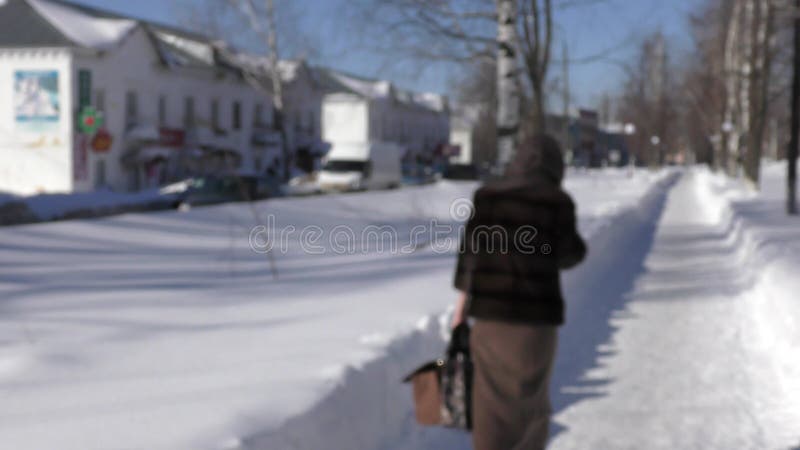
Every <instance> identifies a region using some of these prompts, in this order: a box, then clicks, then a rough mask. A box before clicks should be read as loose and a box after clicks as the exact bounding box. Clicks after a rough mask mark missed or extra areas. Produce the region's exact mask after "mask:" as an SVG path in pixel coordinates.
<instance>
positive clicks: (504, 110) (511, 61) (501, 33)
mask: <svg viewBox="0 0 800 450" xmlns="http://www.w3.org/2000/svg"><path fill="white" fill-rule="evenodd" d="M496 1H497V46H498V48H497V167H496V169H497V170H498V172H499V173H498V175H499V174H502V173H504V172H505V168H506V166H507V165H508V163H509V162H510V161H511V160H512V159H513V158H514V154H515V152H516V150H517V132H518V130H519V112H520V111H519V108H520V103H519V96H520V92H519V83H518V76H519V67H518V65H517V49H516V42H517V40H516V23H517V2H516V0H496Z"/></svg>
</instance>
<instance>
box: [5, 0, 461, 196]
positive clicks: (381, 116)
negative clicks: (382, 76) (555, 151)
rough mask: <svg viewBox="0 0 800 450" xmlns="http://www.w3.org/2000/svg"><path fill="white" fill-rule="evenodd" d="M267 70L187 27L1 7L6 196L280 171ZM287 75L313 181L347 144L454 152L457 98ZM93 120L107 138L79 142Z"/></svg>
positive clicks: (42, 3) (289, 136)
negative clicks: (317, 167)
mask: <svg viewBox="0 0 800 450" xmlns="http://www.w3.org/2000/svg"><path fill="white" fill-rule="evenodd" d="M267 67H268V65H267V64H266V61H265V60H264V58H263V57H256V56H252V55H245V54H242V53H239V52H235V51H233V50H231V49H229V48H228V46H227V45H225V44H224V43H220V42H212V41H211V40H209V39H208V38H206V37H204V36H201V35H198V34H194V33H189V32H186V31H183V30H179V29H175V28H173V27H169V26H164V25H160V24H154V23H150V22H146V21H141V20H134V19H131V18H128V17H124V16H119V15H116V14H112V13H108V12H105V11H100V10H97V9H93V8H89V7H84V6H78V5H75V4H72V3H67V2H63V1H62V0H0V191H10V192H16V193H23V194H28V193H35V192H58V191H62V192H70V191H88V190H92V189H97V188H100V187H110V188H112V189H114V190H118V191H126V190H139V189H143V188H148V187H155V186H158V185H160V184H163V183H165V182H167V181H171V180H174V179H178V178H180V177H184V176H187V175H190V174H198V173H219V172H222V171H239V172H255V173H263V172H264V171H266V170H268V169H269V168H277V167H279V166H280V164H281V162H282V160H283V159H282V158H283V154H282V147H283V146H282V145H281V139H282V138H281V136H280V133H277V132H276V131H275V129H274V121H273V108H272V88H271V83H269V82H268V80H269V77H268V73H269V72H268V69H267ZM280 70H281V77H282V80H283V82H284V98H283V103H284V126H285V130H286V133H285V134H286V136H285V137H286V142H287V148H288V150H289V152H290V154H289V158H290V159H291V160H292V162H293V163H294V164H295V165H298V166H305V167H306V168H307V169H309V168H313V166H314V162H315V160H316V159H318V158H319V156H320V155H322V154H323V153H324V152H325V151H326V150H327V149H328V148H329V146H330V145H331V144H334V143H336V142H359V143H360V142H368V141H382V142H392V143H397V144H400V145H401V146H402V147H403V148H405V149H407V151H408V154H409V155H411V156H414V155H422V156H427V157H432V156H434V155H437V152H439V151H440V149H442V148H443V147H445V146H446V144H447V143H448V140H449V134H450V131H449V107H448V104H447V99H446V98H445V97H443V96H440V95H436V94H417V93H412V92H407V91H403V90H401V89H398V88H396V87H395V86H394V85H393V84H392V83H390V82H388V81H380V80H369V79H364V78H360V77H355V76H350V75H345V74H341V73H338V72H335V71H331V70H327V69H322V68H317V67H310V66H308V65H307V64H306V63H305V62H303V61H281V62H280ZM87 107H94V109H95V110H96V111H98V112H99V113H100V114H101V115H102V117H103V126H102V128H101V131H100V132H98V133H96V134H86V133H83V132H79V131H78V129H79V127H78V121H79V114H80V113H81V111H85V110H86V108H87ZM101 138H102V139H101ZM109 142H110V145H108V144H109ZM276 166H277V167H276Z"/></svg>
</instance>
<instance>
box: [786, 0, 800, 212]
mask: <svg viewBox="0 0 800 450" xmlns="http://www.w3.org/2000/svg"><path fill="white" fill-rule="evenodd" d="M791 130H792V135H791V138H790V139H789V151H788V154H787V155H786V159H787V165H788V173H787V176H786V181H787V186H786V187H787V195H786V212H787V213H788V214H789V215H792V216H794V215H797V147H798V144H800V141H799V140H798V137H800V136H798V135H799V134H800V0H795V10H794V76H793V79H792V127H791Z"/></svg>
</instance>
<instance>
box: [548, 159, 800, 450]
mask: <svg viewBox="0 0 800 450" xmlns="http://www.w3.org/2000/svg"><path fill="white" fill-rule="evenodd" d="M703 175H705V174H704V173H702V172H688V173H687V174H686V175H685V176H684V177H683V178H682V180H681V181H680V182H679V183H678V184H677V186H676V187H675V188H674V189H673V190H672V191H671V192H670V194H669V197H668V200H667V205H666V208H665V210H664V213H663V216H662V218H661V220H660V223H659V227H658V230H657V232H656V236H655V241H654V244H653V247H652V250H651V252H650V253H649V255H648V256H647V259H646V262H645V268H644V271H643V273H642V274H641V275H640V276H639V278H638V279H637V281H636V284H635V288H634V289H633V290H632V292H631V294H630V295H629V297H628V298H627V303H625V304H624V305H623V306H622V307H621V308H620V309H619V310H618V311H616V312H615V313H614V314H613V315H612V319H611V326H612V327H614V328H615V329H616V331H615V332H614V333H613V336H612V337H611V339H610V341H609V342H608V343H607V344H605V345H602V346H600V347H599V348H597V352H598V354H599V355H600V356H599V357H598V360H597V364H596V366H595V367H594V368H593V369H591V370H589V371H588V372H586V373H585V374H584V381H585V383H583V384H584V388H583V391H582V392H581V394H582V395H583V398H582V399H581V401H577V402H575V403H573V404H571V405H568V406H567V407H566V408H565V409H563V410H560V412H559V413H558V414H557V415H556V417H555V421H556V424H555V428H556V430H555V432H556V434H555V436H554V439H553V440H552V442H551V447H550V448H552V449H590V448H596V449H601V448H602V449H644V448H647V449H789V448H798V447H797V446H798V444H800V395H798V393H800V391H798V390H797V382H796V381H794V379H793V378H791V377H789V376H787V374H790V373H794V374H797V373H800V372H798V371H799V370H800V359H797V358H794V359H788V358H787V356H788V355H786V354H780V352H778V351H776V350H777V349H780V348H781V347H780V345H779V344H780V342H782V341H786V340H787V339H792V338H793V337H792V335H791V333H789V332H787V333H783V334H782V331H784V330H781V329H778V328H775V327H776V326H777V324H779V323H780V320H775V313H774V311H772V310H771V308H772V303H770V301H769V300H770V299H769V298H768V295H767V296H765V294H764V292H763V289H760V286H762V285H763V283H761V280H760V271H759V268H757V267H752V266H751V264H749V262H750V261H751V260H752V258H749V257H748V256H752V253H751V254H748V252H744V251H742V249H743V247H744V246H743V242H742V239H741V235H740V234H741V233H739V231H740V230H737V226H736V225H737V223H736V222H735V221H731V220H730V217H727V220H726V217H725V215H724V214H722V213H721V212H720V211H719V208H715V207H714V199H712V198H710V197H709V196H708V187H707V186H706V185H704V182H705V181H707V180H706V178H704V177H703ZM756 250H757V249H756ZM598 301H605V300H601V299H598ZM598 320H603V321H605V318H598ZM776 343H777V344H778V345H774V344H776ZM795 350H796V349H795ZM793 353H794V355H795V356H796V354H797V352H796V351H794V352H793ZM565 357H566V358H568V355H566V356H565Z"/></svg>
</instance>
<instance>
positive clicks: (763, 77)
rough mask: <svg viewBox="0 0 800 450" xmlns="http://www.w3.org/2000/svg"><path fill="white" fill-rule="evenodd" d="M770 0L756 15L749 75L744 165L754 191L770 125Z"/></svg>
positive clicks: (759, 5)
mask: <svg viewBox="0 0 800 450" xmlns="http://www.w3.org/2000/svg"><path fill="white" fill-rule="evenodd" d="M770 2H771V0H757V1H756V5H755V7H756V10H755V11H754V14H753V21H754V26H753V27H752V29H753V33H754V34H753V36H752V38H751V39H752V48H753V50H752V52H751V56H752V70H751V73H750V86H749V87H750V109H749V113H750V120H749V124H750V133H749V134H748V143H747V144H748V145H747V153H746V155H745V161H744V174H745V177H746V178H747V180H748V181H750V182H751V183H752V184H753V186H754V187H756V188H757V187H758V182H759V174H760V171H761V170H760V169H761V156H762V154H763V147H764V134H765V129H766V125H767V119H766V115H767V108H768V106H769V105H768V92H769V82H770V73H771V70H772V68H771V65H772V49H771V43H772V42H771V41H772V18H773V10H772V5H771V3H770Z"/></svg>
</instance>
